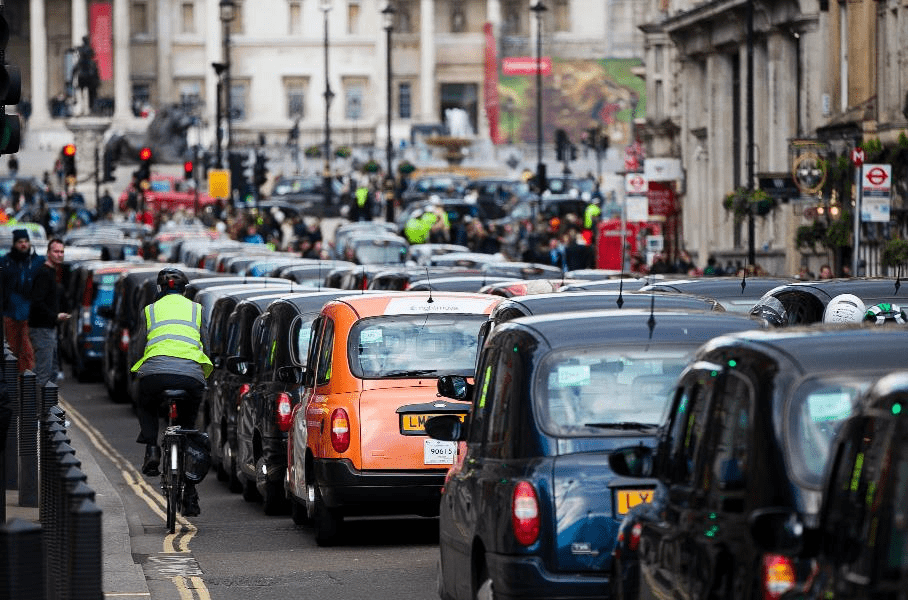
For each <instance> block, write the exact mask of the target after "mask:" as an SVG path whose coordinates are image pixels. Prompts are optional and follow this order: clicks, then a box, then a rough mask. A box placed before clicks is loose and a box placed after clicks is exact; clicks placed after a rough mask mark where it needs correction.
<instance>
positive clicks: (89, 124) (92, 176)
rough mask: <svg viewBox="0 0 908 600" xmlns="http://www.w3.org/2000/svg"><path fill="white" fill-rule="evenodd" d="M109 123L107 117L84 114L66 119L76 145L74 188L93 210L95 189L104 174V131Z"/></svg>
mask: <svg viewBox="0 0 908 600" xmlns="http://www.w3.org/2000/svg"><path fill="white" fill-rule="evenodd" d="M110 123H111V119H110V118H108V117H93V116H84V117H73V118H71V119H67V120H66V128H67V129H69V130H70V131H72V133H73V143H75V145H76V173H77V174H78V176H77V180H76V190H77V191H79V192H81V193H82V195H83V196H84V197H85V207H86V208H88V209H89V210H94V208H95V205H96V203H97V189H98V185H99V182H100V180H101V177H102V176H103V174H104V173H103V154H104V144H103V141H104V132H106V131H107V130H108V128H110ZM96 156H97V161H96V160H95V157H96Z"/></svg>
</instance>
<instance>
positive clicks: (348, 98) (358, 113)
mask: <svg viewBox="0 0 908 600" xmlns="http://www.w3.org/2000/svg"><path fill="white" fill-rule="evenodd" d="M343 83H344V118H345V119H347V120H348V121H356V120H358V119H360V118H362V113H363V103H364V102H365V96H366V81H365V80H363V79H359V78H356V79H353V78H350V79H348V78H346V77H345V78H344V82H343Z"/></svg>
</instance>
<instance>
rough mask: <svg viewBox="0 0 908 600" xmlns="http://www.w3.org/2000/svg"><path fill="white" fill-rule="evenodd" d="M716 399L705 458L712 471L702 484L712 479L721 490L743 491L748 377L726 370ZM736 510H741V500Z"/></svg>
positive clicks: (750, 396) (749, 391)
mask: <svg viewBox="0 0 908 600" xmlns="http://www.w3.org/2000/svg"><path fill="white" fill-rule="evenodd" d="M715 398H716V400H715V402H714V403H713V409H712V413H713V415H712V419H713V420H712V424H713V426H712V427H711V429H713V432H712V433H711V435H710V436H709V440H710V441H709V444H710V447H709V448H708V449H707V450H706V457H707V458H711V461H712V464H711V468H712V472H711V473H705V474H704V475H705V478H706V481H704V486H708V482H709V481H712V482H714V483H715V485H717V486H718V488H719V489H720V490H725V491H731V490H743V489H744V488H745V487H746V485H747V454H748V441H749V433H748V432H749V430H750V422H751V408H752V406H753V402H754V390H753V387H752V386H751V385H750V382H749V381H748V380H747V378H745V377H743V376H742V375H741V374H740V373H737V372H734V371H729V372H726V374H725V375H724V377H723V379H722V381H721V383H720V384H719V386H718V390H717V392H716V395H715ZM726 508H730V507H726ZM738 509H739V510H743V509H744V506H743V503H742V505H741V506H740V507H738Z"/></svg>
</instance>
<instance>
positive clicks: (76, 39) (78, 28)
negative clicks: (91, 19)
mask: <svg viewBox="0 0 908 600" xmlns="http://www.w3.org/2000/svg"><path fill="white" fill-rule="evenodd" d="M72 8H73V14H72V32H71V33H72V41H73V43H72V46H73V48H76V47H78V46H81V45H82V36H85V35H88V7H87V6H86V4H85V0H73V5H72Z"/></svg>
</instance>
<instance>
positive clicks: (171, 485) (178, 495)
mask: <svg viewBox="0 0 908 600" xmlns="http://www.w3.org/2000/svg"><path fill="white" fill-rule="evenodd" d="M163 396H164V398H165V399H166V400H167V424H168V425H167V428H166V429H165V430H164V439H163V440H162V442H161V491H162V493H163V494H164V498H165V500H166V502H167V530H168V531H170V533H174V531H175V530H176V521H177V513H178V512H180V510H181V505H182V502H183V490H184V489H185V487H186V480H185V477H186V475H185V473H186V471H185V454H186V443H187V440H186V436H187V435H190V434H194V433H198V431H197V430H195V429H183V428H182V427H181V426H179V425H176V424H175V423H176V420H177V404H178V403H179V402H181V401H184V400H188V399H189V393H188V392H186V390H164V393H163Z"/></svg>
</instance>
